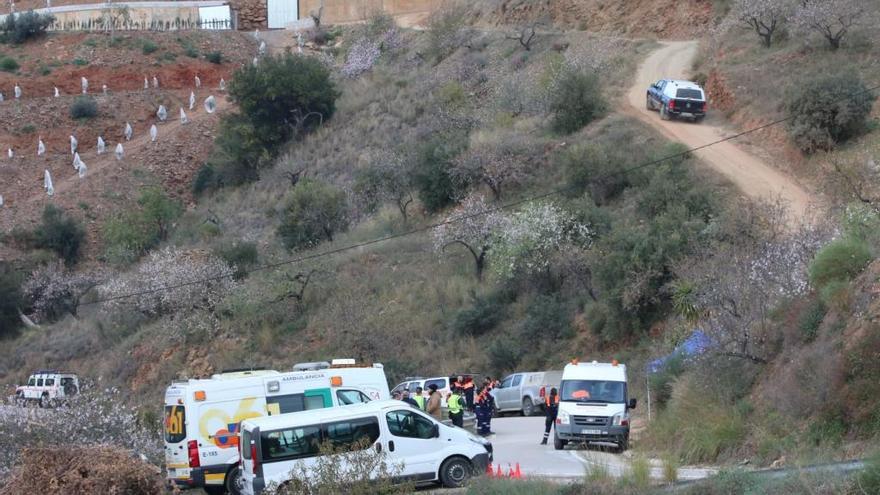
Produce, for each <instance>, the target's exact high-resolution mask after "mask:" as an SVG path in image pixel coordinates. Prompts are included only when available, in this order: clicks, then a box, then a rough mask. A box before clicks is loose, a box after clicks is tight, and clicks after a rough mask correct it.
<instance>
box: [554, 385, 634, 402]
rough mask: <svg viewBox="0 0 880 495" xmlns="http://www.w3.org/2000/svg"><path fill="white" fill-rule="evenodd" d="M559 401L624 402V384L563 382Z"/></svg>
mask: <svg viewBox="0 0 880 495" xmlns="http://www.w3.org/2000/svg"><path fill="white" fill-rule="evenodd" d="M561 387H562V391H561V392H560V400H562V401H563V402H601V403H607V404H619V403H624V402H626V383H624V382H615V381H605V380H563V381H562V385H561Z"/></svg>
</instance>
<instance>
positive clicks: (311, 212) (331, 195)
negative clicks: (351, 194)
mask: <svg viewBox="0 0 880 495" xmlns="http://www.w3.org/2000/svg"><path fill="white" fill-rule="evenodd" d="M283 215H284V216H283V218H282V220H281V225H279V226H278V236H279V237H280V238H281V241H282V242H283V243H284V246H285V247H286V248H287V249H291V250H293V249H303V248H308V247H311V246H314V245H315V244H318V243H319V242H321V241H325V240H326V241H333V236H334V235H335V234H336V233H337V232H339V231H342V230H344V229H346V228H347V227H348V206H347V204H346V200H345V193H344V192H342V191H341V190H339V189H337V188H335V187H333V186H331V185H329V184H325V183H323V182H319V181H317V180H311V179H306V180H304V181H302V182H300V183H299V184H297V186H296V188H295V189H294V190H293V193H292V194H291V195H290V200H289V201H288V202H287V206H286V207H285V209H284V213H283Z"/></svg>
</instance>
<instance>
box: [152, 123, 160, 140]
mask: <svg viewBox="0 0 880 495" xmlns="http://www.w3.org/2000/svg"><path fill="white" fill-rule="evenodd" d="M158 137H159V129H157V128H156V124H153V125H151V126H150V141H152V142H154V143H155V142H156V138H158Z"/></svg>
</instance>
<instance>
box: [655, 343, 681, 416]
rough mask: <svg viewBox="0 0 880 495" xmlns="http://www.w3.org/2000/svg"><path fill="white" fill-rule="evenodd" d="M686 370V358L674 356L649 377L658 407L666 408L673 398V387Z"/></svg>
mask: <svg viewBox="0 0 880 495" xmlns="http://www.w3.org/2000/svg"><path fill="white" fill-rule="evenodd" d="M684 370H685V361H684V357H683V356H681V355H678V356H672V357H670V358H669V359H668V360H666V362H665V363H663V366H662V367H661V368H660V369H659V370H658V371H657V372H656V373H651V374H649V375H648V383H649V384H650V386H651V399H652V400H653V401H654V403H655V404H657V406H658V407H660V408H662V407H665V406H666V404H667V403H668V402H669V399H671V398H672V386H673V384H674V383H675V380H676V378H678V377H679V376H680V375H681V374H682V373H684Z"/></svg>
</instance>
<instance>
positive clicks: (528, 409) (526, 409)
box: [522, 397, 535, 416]
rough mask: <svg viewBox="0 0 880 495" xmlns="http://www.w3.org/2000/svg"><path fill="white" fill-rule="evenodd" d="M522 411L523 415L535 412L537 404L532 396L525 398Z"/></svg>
mask: <svg viewBox="0 0 880 495" xmlns="http://www.w3.org/2000/svg"><path fill="white" fill-rule="evenodd" d="M522 412H523V416H531V415H532V414H535V404H533V403H532V399H531V398H530V397H526V398H525V399H523V404H522Z"/></svg>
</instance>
